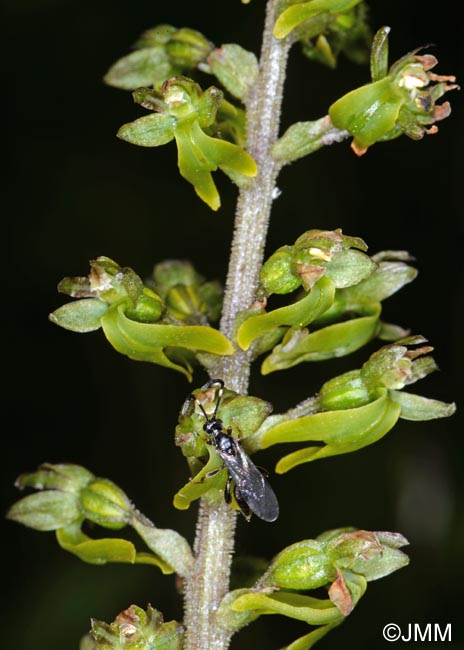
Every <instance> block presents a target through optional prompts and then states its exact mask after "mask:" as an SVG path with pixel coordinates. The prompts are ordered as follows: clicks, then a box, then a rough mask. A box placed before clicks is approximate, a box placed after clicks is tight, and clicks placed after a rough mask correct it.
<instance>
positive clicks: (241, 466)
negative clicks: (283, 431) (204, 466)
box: [222, 444, 279, 521]
mask: <svg viewBox="0 0 464 650" xmlns="http://www.w3.org/2000/svg"><path fill="white" fill-rule="evenodd" d="M236 452H237V453H236V455H235V456H228V457H227V458H224V456H223V457H222V458H223V460H224V464H225V465H226V467H227V469H228V470H229V473H230V475H231V476H232V478H233V479H234V481H235V484H236V486H237V488H238V489H239V491H240V494H241V496H242V498H243V500H244V501H245V502H246V503H247V505H248V506H249V507H250V510H252V512H254V513H255V515H256V516H257V517H259V518H260V519H262V520H263V521H275V520H276V519H277V517H278V516H279V504H278V501H277V497H276V495H275V494H274V490H273V489H272V488H271V486H270V485H269V483H268V482H267V481H266V479H265V478H264V476H263V475H262V473H261V472H260V471H259V469H258V468H257V467H256V465H255V464H254V463H253V462H252V461H251V460H250V458H249V457H248V456H247V454H246V453H245V452H244V451H243V449H242V447H241V446H240V445H239V444H237V445H236Z"/></svg>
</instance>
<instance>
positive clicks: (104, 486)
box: [80, 478, 133, 530]
mask: <svg viewBox="0 0 464 650" xmlns="http://www.w3.org/2000/svg"><path fill="white" fill-rule="evenodd" d="M80 507H81V510H82V513H83V515H84V516H85V518H86V519H88V520H89V521H92V522H94V523H96V524H98V525H99V526H103V527H104V528H112V529H114V530H119V529H120V528H124V526H125V525H126V524H127V523H128V522H129V521H130V518H131V516H132V511H133V507H132V504H131V502H130V501H129V499H128V497H127V496H126V494H125V493H124V492H123V491H122V490H121V488H119V487H118V486H117V485H115V483H113V482H112V481H110V480H109V479H105V478H96V479H95V480H94V481H92V482H91V483H89V484H88V485H87V487H85V488H84V489H83V490H82V491H81V493H80Z"/></svg>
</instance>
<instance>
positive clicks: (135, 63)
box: [103, 44, 181, 90]
mask: <svg viewBox="0 0 464 650" xmlns="http://www.w3.org/2000/svg"><path fill="white" fill-rule="evenodd" d="M180 70H181V69H180V67H179V66H176V65H173V63H172V61H171V60H170V58H169V56H168V54H167V52H166V49H165V47H163V46H162V45H160V44H154V45H152V46H151V47H143V48H142V49H138V50H135V51H134V52H131V53H130V54H128V55H126V56H123V57H122V58H121V59H119V60H118V61H116V63H114V64H113V65H112V66H111V67H110V69H109V70H108V72H107V73H106V74H105V76H104V77H103V81H104V82H105V83H106V84H108V85H109V86H113V87H114V88H120V89H121V90H135V89H136V88H140V87H141V86H155V87H157V86H159V85H161V84H162V83H163V82H164V81H165V80H166V79H169V78H170V77H174V76H175V75H177V74H179V73H180Z"/></svg>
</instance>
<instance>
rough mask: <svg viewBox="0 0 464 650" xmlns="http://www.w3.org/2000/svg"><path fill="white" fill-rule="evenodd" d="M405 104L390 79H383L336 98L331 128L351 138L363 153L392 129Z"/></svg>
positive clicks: (330, 113) (330, 109)
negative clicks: (343, 131)
mask: <svg viewBox="0 0 464 650" xmlns="http://www.w3.org/2000/svg"><path fill="white" fill-rule="evenodd" d="M404 101H405V100H404V98H403V96H402V95H401V94H400V93H399V92H398V91H397V90H396V89H395V86H394V85H393V83H392V80H391V79H390V77H385V78H384V79H380V80H379V81H375V82H373V83H370V84H366V85H364V86H361V87H360V88H356V89H355V90H352V91H351V92H349V93H347V94H346V95H344V96H343V97H341V98H340V99H338V100H337V101H336V102H334V103H333V104H332V105H331V106H330V108H329V116H330V119H331V120H332V123H333V124H334V126H336V127H337V128H338V129H342V130H345V129H346V130H347V131H349V132H350V133H351V134H352V135H353V136H354V146H355V147H356V150H359V151H364V150H365V149H367V148H368V147H370V146H371V145H373V144H374V142H377V140H379V139H380V138H382V137H383V136H384V135H385V134H387V133H389V132H390V131H391V130H392V129H393V127H394V126H395V123H396V121H397V119H398V115H399V112H400V108H401V106H402V105H403V103H404ZM398 135H399V134H398Z"/></svg>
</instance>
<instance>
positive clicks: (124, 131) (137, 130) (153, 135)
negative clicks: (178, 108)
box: [116, 113, 176, 147]
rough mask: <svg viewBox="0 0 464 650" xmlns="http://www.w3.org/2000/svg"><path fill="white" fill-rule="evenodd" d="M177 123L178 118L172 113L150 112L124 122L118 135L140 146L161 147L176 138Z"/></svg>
mask: <svg viewBox="0 0 464 650" xmlns="http://www.w3.org/2000/svg"><path fill="white" fill-rule="evenodd" d="M175 124H176V118H175V117H173V116H172V115H168V114H165V113H164V114H163V113H150V115H144V116H143V117H139V118H138V119H137V120H134V122H128V123H127V124H123V126H121V127H120V129H119V131H118V132H117V134H116V135H117V136H118V138H121V140H125V141H126V142H130V143H131V144H136V145H138V146H139V147H159V146H161V145H163V144H167V143H168V142H171V140H173V139H174V126H175Z"/></svg>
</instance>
